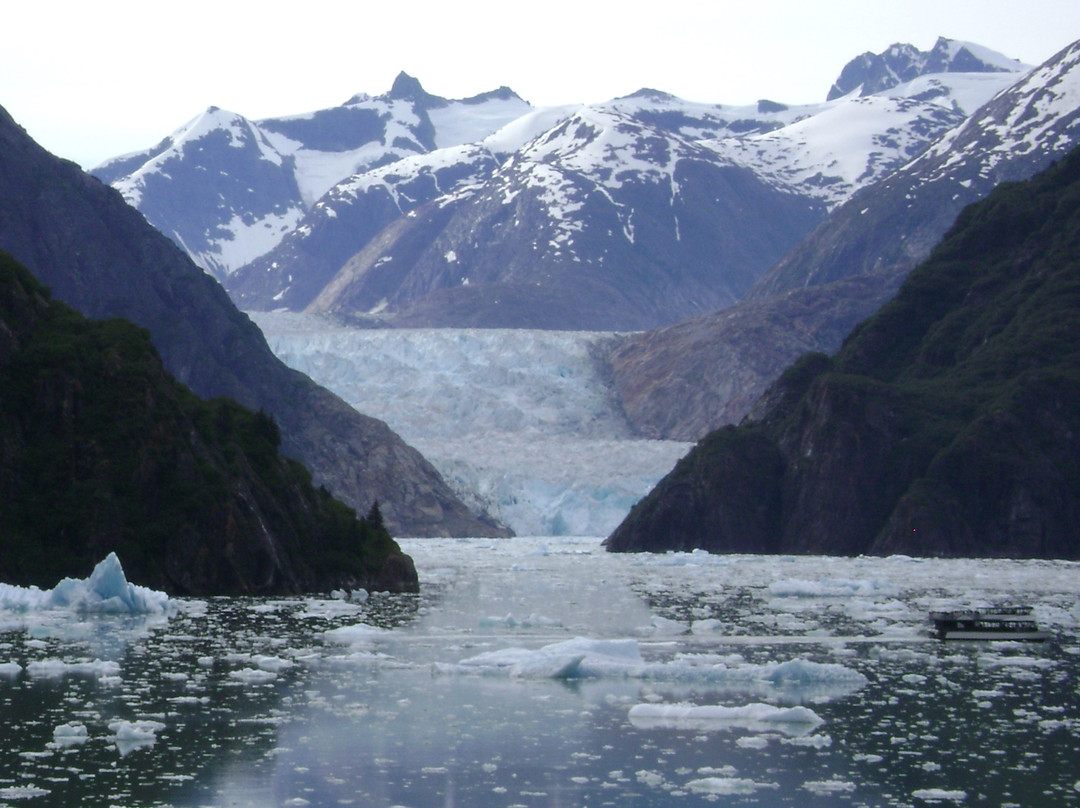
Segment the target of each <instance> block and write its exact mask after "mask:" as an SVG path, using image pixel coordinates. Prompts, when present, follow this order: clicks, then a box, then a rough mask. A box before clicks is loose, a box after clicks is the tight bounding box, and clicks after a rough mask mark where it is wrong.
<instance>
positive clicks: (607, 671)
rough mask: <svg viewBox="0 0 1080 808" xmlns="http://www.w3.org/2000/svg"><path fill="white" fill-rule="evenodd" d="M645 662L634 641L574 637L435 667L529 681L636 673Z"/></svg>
mask: <svg viewBox="0 0 1080 808" xmlns="http://www.w3.org/2000/svg"><path fill="white" fill-rule="evenodd" d="M644 664H645V662H644V660H643V659H642V658H641V652H640V651H639V650H638V644H637V641H636V640H593V639H588V638H586V637H576V638H574V639H572V640H565V641H564V642H557V643H552V644H551V645H545V646H544V647H543V648H539V649H528V648H504V649H501V650H498V651H488V652H486V653H483V654H479V655H477V656H474V657H470V658H468V659H463V660H462V661H461V662H460V663H458V664H457V665H443V664H436V666H435V670H436V671H437V672H440V673H476V674H483V675H501V676H514V677H533V678H556V679H569V678H599V677H604V676H628V675H632V674H634V673H635V672H640V670H641V668H642V667H643V666H644Z"/></svg>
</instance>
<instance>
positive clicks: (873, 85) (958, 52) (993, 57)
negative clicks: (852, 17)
mask: <svg viewBox="0 0 1080 808" xmlns="http://www.w3.org/2000/svg"><path fill="white" fill-rule="evenodd" d="M1027 69H1029V66H1028V65H1025V64H1024V63H1022V62H1019V61H1017V60H1016V59H1010V58H1008V57H1007V56H1004V55H1003V54H1001V53H998V52H997V51H994V50H991V49H990V48H984V47H983V46H982V45H976V44H975V43H972V42H962V41H959V40H955V39H948V38H946V37H938V40H937V42H935V43H934V47H933V48H931V49H930V50H929V51H921V50H919V49H918V48H916V47H915V46H913V45H908V44H904V43H899V42H898V43H895V44H893V45H890V46H889V47H888V48H887V49H886V50H885V51H883V52H882V53H870V52H869V51H868V52H866V53H863V54H860V55H859V56H856V57H855V58H854V59H852V60H851V61H850V62H848V63H847V64H846V65H844V69H843V70H841V71H840V76H839V78H837V80H836V82H835V83H834V84H833V86H832V88H831V89H830V90H829V95H828V99H827V100H829V101H832V100H833V99H836V98H841V97H842V96H845V95H849V94H851V93H853V92H858V94H859V95H860V96H866V95H873V94H874V93H879V92H882V91H884V90H889V89H892V88H893V87H895V86H897V85H898V84H903V83H905V82H908V81H912V80H913V79H916V78H918V77H919V76H925V75H928V74H932V73H1022V72H1024V71H1026V70H1027Z"/></svg>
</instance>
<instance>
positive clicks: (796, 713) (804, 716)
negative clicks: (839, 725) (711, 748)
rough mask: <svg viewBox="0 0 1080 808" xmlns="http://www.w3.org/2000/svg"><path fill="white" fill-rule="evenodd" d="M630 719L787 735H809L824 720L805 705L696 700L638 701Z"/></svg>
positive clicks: (660, 725)
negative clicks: (735, 704)
mask: <svg viewBox="0 0 1080 808" xmlns="http://www.w3.org/2000/svg"><path fill="white" fill-rule="evenodd" d="M630 723H631V724H633V725H634V726H635V727H637V728H638V729H691V730H722V729H732V728H735V727H739V728H742V729H749V730H752V731H755V732H762V731H767V730H771V731H775V730H779V731H781V732H784V733H786V734H788V735H806V734H809V733H810V732H811V731H812V730H813V729H814V728H815V727H817V726H819V725H821V724H823V723H825V722H824V721H823V720H822V718H821V717H820V716H819V715H818V714H817V713H815V712H814V711H813V710H811V709H808V708H806V707H775V706H773V705H772V704H760V703H758V704H746V705H743V706H742V707H723V706H718V705H706V706H698V705H694V704H686V703H679V704H635V705H634V706H633V707H631V708H630Z"/></svg>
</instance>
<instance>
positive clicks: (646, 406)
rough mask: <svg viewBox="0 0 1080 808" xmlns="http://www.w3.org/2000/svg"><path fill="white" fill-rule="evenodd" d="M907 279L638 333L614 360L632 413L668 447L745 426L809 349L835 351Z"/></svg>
mask: <svg viewBox="0 0 1080 808" xmlns="http://www.w3.org/2000/svg"><path fill="white" fill-rule="evenodd" d="M900 281H901V277H899V276H898V275H896V274H891V275H890V274H888V273H874V274H867V275H861V276H858V277H855V278H848V279H845V280H841V281H837V282H835V283H831V284H826V285H823V286H815V287H810V288H808V289H797V290H795V291H792V292H788V293H787V294H784V295H777V296H776V297H773V298H769V299H766V300H760V301H749V302H746V303H737V304H735V305H734V306H731V307H730V308H727V309H723V310H721V311H719V312H717V313H715V314H710V315H706V316H704V317H695V318H693V319H691V320H686V321H684V322H681V323H678V324H676V325H673V326H669V327H668V328H663V329H659V330H657V331H645V332H641V333H637V334H631V335H629V336H627V337H626V338H624V339H623V340H622V341H621V342H620V343H619V345H618V346H617V347H616V348H615V349H614V350H613V351H612V352H611V354H610V356H609V357H608V358H607V362H608V364H609V366H610V369H611V378H612V380H613V384H614V388H615V391H616V393H617V395H618V397H619V403H620V405H621V407H622V410H623V412H624V413H625V415H626V418H627V420H628V421H629V422H630V424H631V425H632V426H633V428H634V429H635V431H636V432H637V433H638V434H640V435H641V436H643V437H646V438H652V439H658V440H679V441H696V440H700V439H701V438H703V437H704V436H705V435H707V434H708V433H709V432H711V431H713V430H714V429H719V428H720V427H722V426H724V425H726V424H735V423H738V422H739V421H741V420H742V419H743V417H744V416H746V414H747V413H748V412H749V411H750V408H751V407H752V406H753V404H754V402H755V401H757V399H758V398H759V397H760V396H761V394H762V393H764V392H765V389H766V388H767V387H768V386H769V384H771V383H772V381H773V380H774V379H776V377H777V376H779V375H780V373H781V372H782V371H783V370H784V368H786V367H787V366H788V365H790V364H791V363H792V362H793V361H795V360H796V359H797V358H798V357H799V356H801V355H802V354H804V353H806V352H807V351H824V352H832V351H835V350H836V349H837V348H839V347H840V343H841V341H842V340H843V338H844V337H845V336H846V335H847V334H848V333H849V332H850V331H851V329H852V328H854V327H855V324H856V323H858V322H859V321H860V320H862V319H863V318H865V317H868V316H870V315H871V314H873V313H874V311H876V310H877V309H878V308H880V306H881V304H882V303H884V302H885V301H886V300H888V299H889V298H890V297H891V296H892V295H893V294H894V293H895V292H896V288H897V286H899V283H900Z"/></svg>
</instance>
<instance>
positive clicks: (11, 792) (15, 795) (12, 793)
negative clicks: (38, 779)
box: [0, 786, 52, 800]
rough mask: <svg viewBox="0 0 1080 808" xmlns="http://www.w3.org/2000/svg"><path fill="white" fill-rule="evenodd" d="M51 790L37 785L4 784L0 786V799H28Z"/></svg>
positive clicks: (42, 795)
mask: <svg viewBox="0 0 1080 808" xmlns="http://www.w3.org/2000/svg"><path fill="white" fill-rule="evenodd" d="M51 793H52V792H51V791H49V790H48V789H45V788H38V787H37V786H5V787H3V788H0V800H29V799H33V798H34V797H44V796H45V795H46V794H51Z"/></svg>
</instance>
